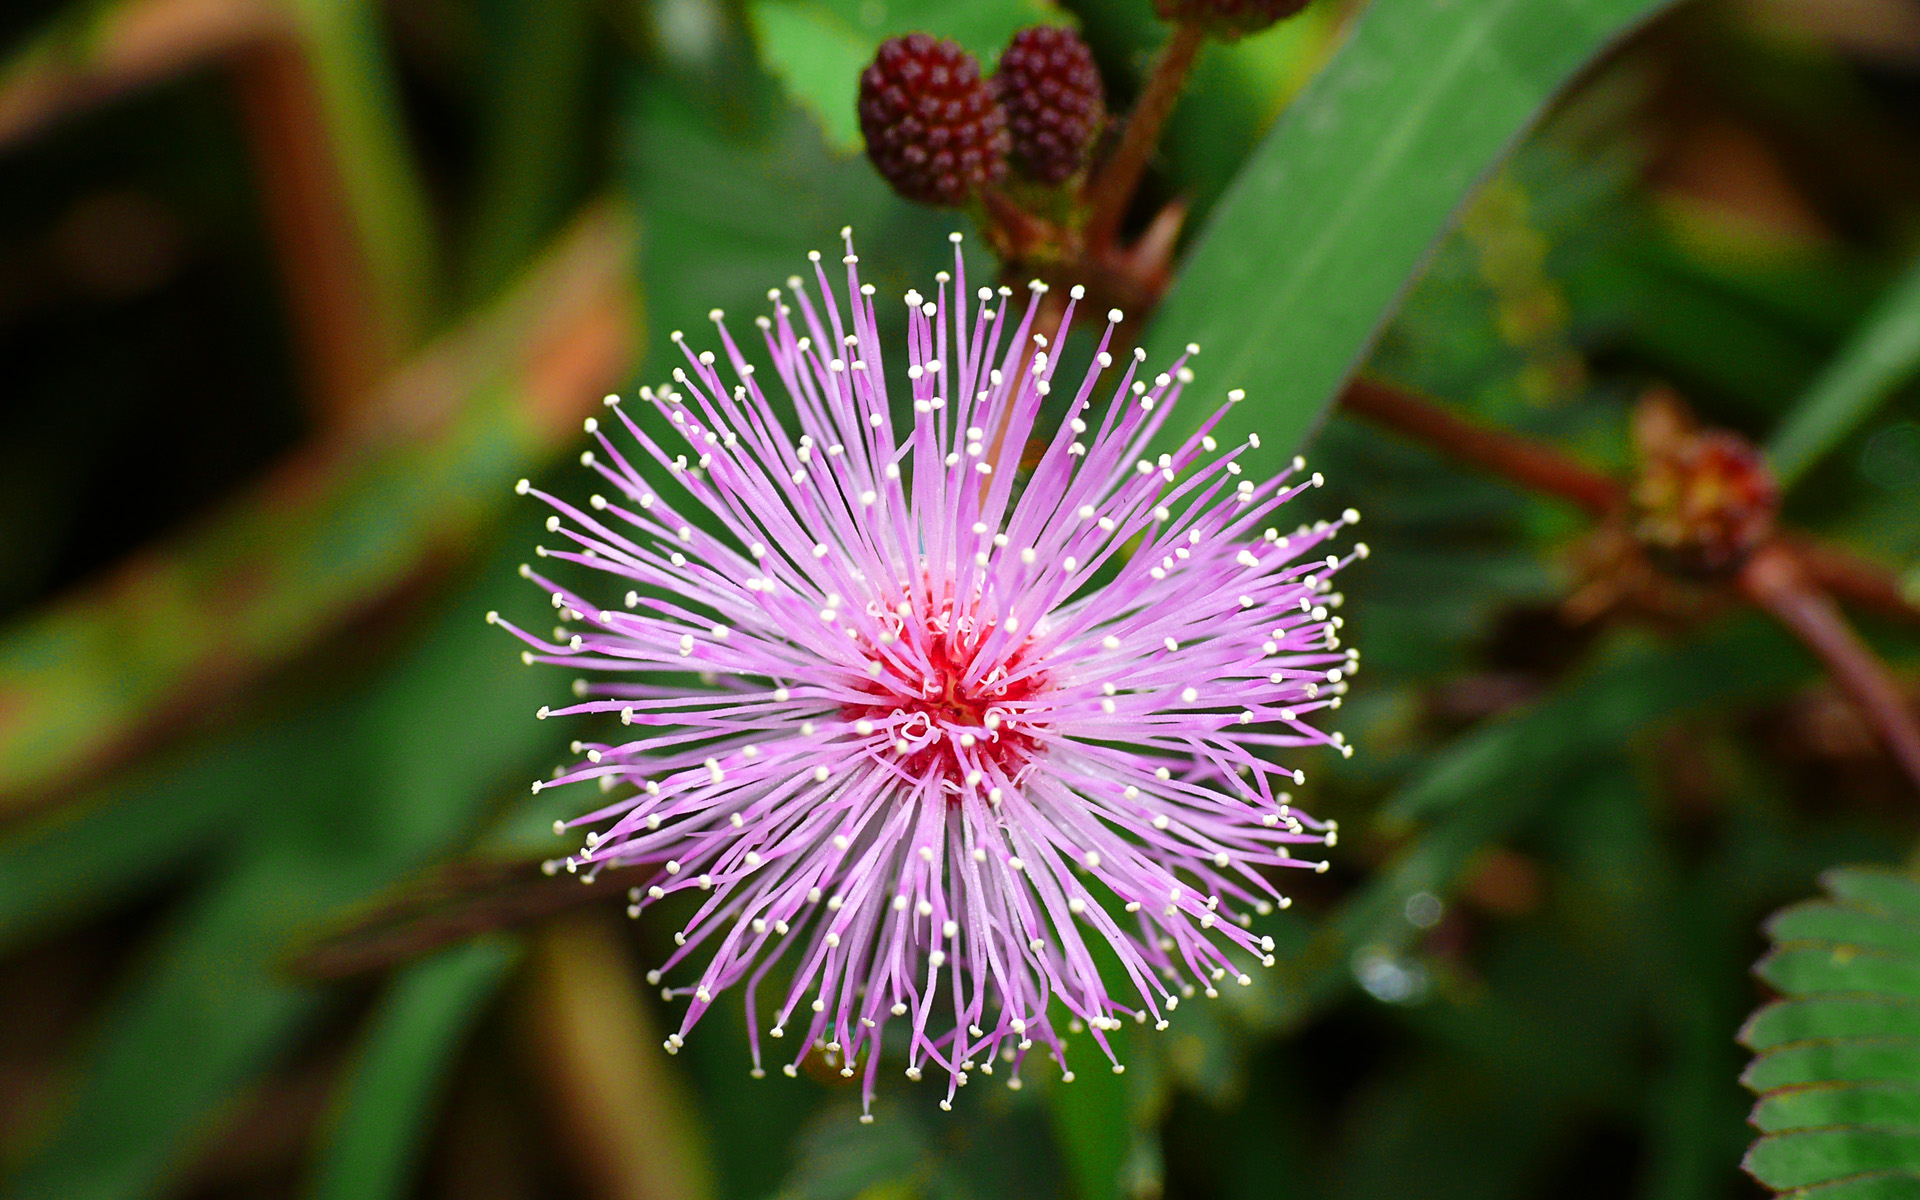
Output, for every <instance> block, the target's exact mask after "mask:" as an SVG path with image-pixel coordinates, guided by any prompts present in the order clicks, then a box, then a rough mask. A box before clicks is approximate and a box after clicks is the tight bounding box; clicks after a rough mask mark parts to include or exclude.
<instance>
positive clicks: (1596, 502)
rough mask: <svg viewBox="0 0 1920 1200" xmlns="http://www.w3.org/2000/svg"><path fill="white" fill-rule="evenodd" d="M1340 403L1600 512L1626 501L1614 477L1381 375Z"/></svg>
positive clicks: (1350, 390) (1359, 382) (1356, 386)
mask: <svg viewBox="0 0 1920 1200" xmlns="http://www.w3.org/2000/svg"><path fill="white" fill-rule="evenodd" d="M1340 406H1341V407H1342V408H1344V409H1345V410H1346V411H1348V412H1350V413H1353V414H1355V415H1356V416H1360V417H1364V418H1365V419H1367V420H1369V421H1372V422H1373V423H1374V424H1376V425H1381V426H1384V427H1386V428H1388V429H1391V430H1393V431H1394V432H1396V433H1401V434H1405V435H1406V436H1407V437H1409V438H1411V439H1412V440H1414V441H1416V442H1419V443H1421V444H1422V445H1424V446H1429V447H1431V448H1433V449H1434V450H1437V451H1439V452H1441V453H1443V454H1446V455H1449V456H1451V457H1453V458H1457V459H1459V460H1461V461H1462V462H1469V463H1472V464H1474V465H1475V466H1479V467H1484V468H1485V469H1487V470H1488V471H1491V472H1492V473H1493V474H1495V475H1498V476H1500V477H1501V478H1502V479H1506V480H1508V481H1510V482H1512V483H1516V484H1519V485H1520V486H1521V487H1525V488H1530V489H1532V490H1534V491H1536V492H1542V493H1545V494H1546V495H1550V496H1558V497H1560V498H1561V499H1562V500H1566V501H1568V502H1569V503H1572V504H1575V505H1578V506H1579V507H1581V508H1583V509H1585V510H1586V511H1588V512H1590V513H1592V514H1593V515H1595V516H1605V515H1606V514H1608V513H1610V512H1613V511H1614V510H1615V509H1617V508H1619V507H1620V505H1621V504H1622V503H1623V502H1624V501H1625V499H1626V491H1625V489H1624V488H1622V487H1621V486H1620V484H1619V483H1618V482H1617V481H1616V480H1614V479H1613V478H1612V477H1611V476H1608V475H1604V474H1602V473H1601V472H1599V471H1595V470H1593V469H1592V468H1590V467H1585V466H1582V465H1580V464H1579V463H1577V462H1574V461H1573V460H1572V459H1570V458H1568V457H1567V456H1566V455H1564V454H1561V453H1559V452H1558V451H1556V450H1553V449H1551V448H1549V447H1547V446H1543V445H1541V444H1539V443H1537V442H1534V441H1532V440H1530V439H1528V438H1524V437H1519V436H1517V435H1515V434H1511V433H1505V432H1503V431H1501V430H1498V429H1490V428H1488V427H1487V426H1485V425H1481V424H1478V423H1477V422H1474V421H1470V420H1468V419H1466V418H1465V417H1461V416H1458V415H1456V414H1454V413H1452V412H1449V411H1448V410H1447V409H1446V408H1445V407H1443V406H1442V405H1439V404H1436V403H1434V402H1433V401H1431V400H1428V399H1426V398H1425V397H1423V396H1418V395H1415V394H1414V393H1412V392H1410V391H1407V390H1405V389H1403V388H1399V387H1395V386H1394V385H1392V384H1388V383H1382V382H1381V381H1379V380H1377V379H1355V380H1353V381H1352V382H1351V383H1349V384H1348V385H1347V390H1346V391H1345V392H1343V393H1342V394H1341V396H1340Z"/></svg>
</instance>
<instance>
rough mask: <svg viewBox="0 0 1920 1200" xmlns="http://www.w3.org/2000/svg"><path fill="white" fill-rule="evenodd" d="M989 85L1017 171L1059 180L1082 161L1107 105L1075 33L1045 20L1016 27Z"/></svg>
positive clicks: (1090, 56) (1087, 53) (1090, 58)
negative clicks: (1002, 113) (996, 99)
mask: <svg viewBox="0 0 1920 1200" xmlns="http://www.w3.org/2000/svg"><path fill="white" fill-rule="evenodd" d="M993 87H994V91H995V92H996V93H997V94H998V95H999V97H1000V105H1001V107H1002V108H1004V109H1006V112H1007V131H1008V132H1009V133H1010V134H1011V135H1012V137H1013V165H1014V167H1015V168H1016V169H1018V170H1019V171H1020V172H1021V174H1023V175H1025V176H1027V177H1028V178H1029V179H1033V180H1036V181H1037V182H1040V183H1047V184H1059V183H1064V182H1066V181H1067V180H1068V179H1069V178H1071V177H1072V176H1073V174H1074V172H1076V171H1078V170H1079V169H1080V168H1081V167H1082V166H1083V165H1085V163H1086V159H1087V152H1088V151H1089V150H1090V149H1092V147H1093V141H1094V138H1096V137H1097V136H1098V135H1099V133H1100V127H1101V126H1102V125H1103V124H1105V123H1106V118H1107V107H1106V91H1105V89H1104V88H1103V87H1102V86H1101V84H1100V70H1099V68H1097V67H1095V66H1094V64H1093V51H1091V50H1089V49H1087V44H1086V42H1084V41H1082V40H1081V39H1080V35H1079V34H1077V33H1075V32H1074V31H1073V30H1071V29H1059V28H1056V27H1054V26H1051V25H1036V26H1034V27H1032V28H1031V29H1022V30H1021V31H1020V32H1018V33H1016V34H1014V35H1013V40H1012V41H1010V42H1008V43H1007V48H1006V50H1005V51H1004V52H1002V53H1001V55H1000V66H999V68H998V69H997V70H995V72H994V75H993Z"/></svg>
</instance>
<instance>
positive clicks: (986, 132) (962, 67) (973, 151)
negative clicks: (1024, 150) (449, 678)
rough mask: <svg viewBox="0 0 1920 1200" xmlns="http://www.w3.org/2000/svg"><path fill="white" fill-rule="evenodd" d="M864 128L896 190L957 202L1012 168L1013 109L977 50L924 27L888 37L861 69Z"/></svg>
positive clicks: (877, 163) (871, 153) (877, 165)
mask: <svg viewBox="0 0 1920 1200" xmlns="http://www.w3.org/2000/svg"><path fill="white" fill-rule="evenodd" d="M859 114H860V134H861V136H862V137H864V138H865V139H866V143H867V157H868V158H869V159H870V160H872V162H873V165H874V169H875V170H877V171H879V172H880V176H881V178H883V179H885V180H886V181H887V182H888V183H889V184H891V185H892V186H893V190H894V191H896V192H898V193H900V194H901V195H902V196H905V197H906V198H907V199H909V200H917V201H919V202H920V203H922V204H940V205H947V206H949V207H957V206H959V205H962V204H965V203H966V202H967V200H968V198H969V197H971V196H972V195H973V193H974V190H975V189H976V188H978V187H979V186H980V185H981V184H983V183H996V182H998V181H999V180H1000V178H1001V177H1002V176H1003V175H1005V174H1006V172H1007V149H1008V147H1009V146H1010V145H1011V139H1010V138H1009V136H1008V134H1007V114H1006V112H1005V111H1004V110H1003V109H1002V108H1001V107H1000V102H999V101H998V100H997V99H996V98H995V97H994V94H993V88H992V87H991V85H989V84H988V83H987V81H986V80H985V79H982V78H981V77H980V64H979V62H978V61H976V60H975V59H974V57H973V55H971V54H968V53H967V52H966V51H965V50H962V49H961V48H960V47H959V46H958V45H957V44H955V43H953V42H951V41H941V40H936V39H934V38H932V37H929V36H928V35H926V34H924V33H910V34H907V35H906V36H905V37H896V38H888V39H887V40H886V41H884V42H882V43H880V49H879V51H878V52H877V53H875V55H874V56H873V62H872V63H871V64H870V65H869V66H868V67H867V69H866V70H865V71H862V72H861V73H860V99H859Z"/></svg>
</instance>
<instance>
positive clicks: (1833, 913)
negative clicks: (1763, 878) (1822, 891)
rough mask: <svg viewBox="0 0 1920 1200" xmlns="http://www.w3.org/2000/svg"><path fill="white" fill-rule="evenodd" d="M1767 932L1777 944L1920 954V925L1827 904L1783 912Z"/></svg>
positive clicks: (1816, 902) (1809, 903) (1770, 921)
mask: <svg viewBox="0 0 1920 1200" xmlns="http://www.w3.org/2000/svg"><path fill="white" fill-rule="evenodd" d="M1765 928H1766V932H1767V936H1768V937H1770V938H1772V939H1773V940H1774V941H1776V942H1838V943H1841V944H1844V945H1849V946H1867V947H1872V948H1874V949H1878V950H1888V951H1892V952H1895V953H1905V954H1920V924H1915V923H1913V922H1909V921H1903V920H1901V919H1899V918H1897V917H1887V916H1882V915H1880V914H1879V913H1874V912H1864V911H1862V910H1860V909H1858V908H1855V907H1852V906H1851V905H1841V904H1834V903H1831V902H1829V901H1825V900H1808V901H1805V902H1803V903H1800V904H1796V905H1794V906H1793V907H1791V908H1783V909H1781V910H1780V911H1779V912H1777V913H1775V914H1773V916H1772V917H1770V918H1769V919H1768V920H1767V923H1766V927H1765Z"/></svg>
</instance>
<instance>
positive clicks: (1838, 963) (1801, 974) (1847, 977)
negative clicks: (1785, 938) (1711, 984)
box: [1754, 942, 1920, 1000]
mask: <svg viewBox="0 0 1920 1200" xmlns="http://www.w3.org/2000/svg"><path fill="white" fill-rule="evenodd" d="M1754 972H1755V974H1757V975H1759V976H1760V978H1762V979H1764V980H1766V981H1767V982H1768V983H1771V984H1772V985H1773V986H1775V987H1777V988H1779V989H1780V990H1781V991H1783V992H1786V993H1788V994H1789V995H1805V994H1807V993H1809V992H1857V993H1877V994H1881V995H1893V996H1901V997H1904V998H1906V999H1908V1000H1920V959H1915V958H1911V957H1908V956H1905V955H1893V954H1888V953H1886V952H1884V951H1879V950H1860V949H1856V948H1854V947H1851V946H1837V945H1829V944H1822V943H1818V942H1813V943H1795V944H1792V945H1787V946H1782V947H1780V948H1779V949H1778V950H1775V951H1774V952H1773V953H1771V954H1769V955H1767V956H1766V957H1765V958H1763V959H1761V960H1760V962H1759V965H1757V966H1756V967H1754Z"/></svg>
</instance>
